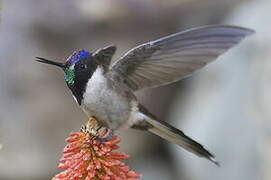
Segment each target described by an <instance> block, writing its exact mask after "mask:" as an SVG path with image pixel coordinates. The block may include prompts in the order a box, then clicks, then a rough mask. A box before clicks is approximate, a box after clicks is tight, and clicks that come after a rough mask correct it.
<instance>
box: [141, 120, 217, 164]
mask: <svg viewBox="0 0 271 180" xmlns="http://www.w3.org/2000/svg"><path fill="white" fill-rule="evenodd" d="M145 120H146V122H147V123H148V124H150V125H151V126H149V127H150V128H148V131H150V132H152V133H154V134H156V135H158V136H160V137H162V138H164V139H166V140H168V141H170V142H173V143H175V144H177V145H179V146H181V147H182V148H184V149H186V150H187V151H189V152H191V153H193V154H196V155H197V156H199V157H204V158H206V159H208V160H210V161H212V162H213V163H215V164H216V165H218V166H219V163H218V162H217V161H216V160H215V157H214V155H213V154H211V153H210V152H209V151H208V150H206V149H205V148H204V147H203V146H202V145H201V144H199V143H198V142H196V141H194V140H193V139H191V138H190V137H188V136H186V135H185V134H184V133H183V132H182V131H180V130H179V129H177V128H175V127H173V126H171V125H169V124H168V123H166V122H162V121H157V120H154V119H151V118H146V119H145Z"/></svg>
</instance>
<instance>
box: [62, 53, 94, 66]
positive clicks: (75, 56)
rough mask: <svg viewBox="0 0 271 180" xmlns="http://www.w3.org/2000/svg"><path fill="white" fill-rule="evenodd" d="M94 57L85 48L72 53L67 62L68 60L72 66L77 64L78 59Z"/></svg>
mask: <svg viewBox="0 0 271 180" xmlns="http://www.w3.org/2000/svg"><path fill="white" fill-rule="evenodd" d="M89 57H92V54H91V53H90V52H88V51H85V50H80V51H74V52H73V53H72V55H70V56H69V57H68V59H67V61H66V62H68V63H69V64H70V65H71V66H72V65H74V64H76V63H77V62H78V61H81V60H84V59H87V58H89Z"/></svg>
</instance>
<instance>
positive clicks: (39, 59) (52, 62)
mask: <svg viewBox="0 0 271 180" xmlns="http://www.w3.org/2000/svg"><path fill="white" fill-rule="evenodd" d="M36 58H37V60H36V61H38V62H41V63H45V64H51V65H54V66H58V67H61V68H62V69H63V68H64V67H65V64H63V63H59V62H55V61H51V60H48V59H45V58H42V57H36Z"/></svg>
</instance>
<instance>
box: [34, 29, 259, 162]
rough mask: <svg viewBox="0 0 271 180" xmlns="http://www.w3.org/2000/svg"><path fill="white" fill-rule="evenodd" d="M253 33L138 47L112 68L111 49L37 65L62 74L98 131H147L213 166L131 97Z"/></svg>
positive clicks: (212, 32)
mask: <svg viewBox="0 0 271 180" xmlns="http://www.w3.org/2000/svg"><path fill="white" fill-rule="evenodd" d="M253 33H254V31H253V30H250V29H246V28H242V27H237V26H227V25H212V26H203V27H198V28H194V29H190V30H187V31H184V32H179V33H176V34H172V35H170V36H166V37H163V38H161V39H158V40H155V41H150V42H148V43H144V44H141V45H139V46H137V47H135V48H133V49H131V50H130V51H128V52H127V53H126V54H124V55H123V56H122V57H121V58H120V59H119V60H118V61H116V62H115V63H113V64H112V65H110V64H111V58H112V56H113V55H114V53H115V51H116V47H115V46H108V47H105V48H102V49H98V50H97V51H95V52H94V53H90V52H87V51H84V50H79V51H75V52H74V53H73V54H72V55H71V56H69V57H68V59H67V60H66V62H65V63H61V62H55V61H51V60H48V59H45V58H41V57H37V59H38V60H37V61H39V62H42V63H47V64H51V65H55V66H57V67H60V68H61V69H62V70H63V71H64V75H65V76H64V77H65V81H66V84H67V86H68V87H69V89H70V90H71V92H72V95H73V97H74V99H75V100H76V102H77V103H78V104H79V106H80V107H81V108H82V110H83V111H84V112H85V113H86V115H87V116H88V117H95V118H96V119H97V120H98V121H99V123H100V125H101V126H104V127H106V128H109V129H111V130H117V129H119V128H133V129H139V130H146V131H149V132H151V133H154V134H156V135H158V136H160V137H162V138H164V139H166V140H168V141H170V142H173V143H176V144H177V145H179V146H181V147H183V148H184V149H186V150H187V151H190V152H192V153H194V154H196V155H198V156H199V157H204V158H206V159H208V160H210V161H212V162H214V163H216V164H217V161H216V160H215V158H214V155H213V154H211V153H210V152H209V151H208V150H206V149H205V148H204V147H203V146H202V145H201V144H199V143H198V142H196V141H194V140H193V139H191V138H190V137H188V136H186V135H185V134H184V133H183V132H182V131H181V130H179V129H177V128H175V127H173V126H171V125H170V124H168V123H166V122H164V121H160V120H158V118H156V117H155V116H154V115H153V114H151V113H150V112H149V111H148V110H147V109H146V108H145V107H144V106H143V105H142V104H140V102H139V101H138V100H137V98H136V96H135V94H134V92H135V91H138V90H141V89H143V88H153V87H159V86H163V85H167V84H170V83H173V82H176V81H178V80H181V79H183V78H185V77H187V76H188V75H190V74H191V73H193V72H195V71H196V70H198V69H200V68H202V67H204V66H205V65H206V64H208V63H210V62H212V61H214V60H215V59H217V57H218V56H220V55H221V54H223V53H224V52H226V51H227V50H228V49H230V48H232V47H233V46H235V45H237V44H238V43H239V42H240V41H241V40H242V39H243V38H245V37H246V36H248V35H251V34H253Z"/></svg>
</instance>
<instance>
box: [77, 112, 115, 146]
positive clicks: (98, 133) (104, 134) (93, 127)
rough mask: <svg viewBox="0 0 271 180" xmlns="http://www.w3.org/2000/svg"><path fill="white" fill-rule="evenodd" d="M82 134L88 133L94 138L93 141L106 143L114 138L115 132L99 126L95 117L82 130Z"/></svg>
mask: <svg viewBox="0 0 271 180" xmlns="http://www.w3.org/2000/svg"><path fill="white" fill-rule="evenodd" d="M81 131H82V132H86V133H88V134H89V135H91V136H92V138H91V139H93V140H97V141H99V142H101V143H102V142H105V141H107V140H108V139H110V138H111V137H112V136H113V130H111V129H108V128H106V127H104V126H101V125H99V124H98V121H97V120H96V119H95V118H94V117H93V118H90V119H89V120H88V121H87V122H86V124H85V125H84V126H83V127H82V128H81Z"/></svg>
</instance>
